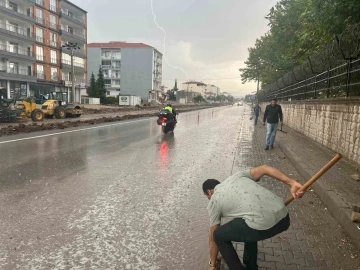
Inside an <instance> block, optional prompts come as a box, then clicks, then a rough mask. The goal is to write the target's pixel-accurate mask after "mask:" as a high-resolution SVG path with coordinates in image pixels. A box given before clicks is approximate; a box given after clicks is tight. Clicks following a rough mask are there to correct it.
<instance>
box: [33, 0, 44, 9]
mask: <svg viewBox="0 0 360 270" xmlns="http://www.w3.org/2000/svg"><path fill="white" fill-rule="evenodd" d="M35 4H36V5H37V6H40V7H44V0H35Z"/></svg>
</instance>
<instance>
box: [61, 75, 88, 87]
mask: <svg viewBox="0 0 360 270" xmlns="http://www.w3.org/2000/svg"><path fill="white" fill-rule="evenodd" d="M63 81H64V85H65V86H66V87H72V81H71V78H65V79H64V78H63ZM74 84H75V87H81V86H84V87H85V86H86V83H85V82H84V79H80V78H76V77H75V79H74Z"/></svg>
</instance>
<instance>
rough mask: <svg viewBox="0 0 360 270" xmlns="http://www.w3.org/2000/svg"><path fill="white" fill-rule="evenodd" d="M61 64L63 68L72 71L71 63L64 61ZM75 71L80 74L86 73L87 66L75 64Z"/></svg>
mask: <svg viewBox="0 0 360 270" xmlns="http://www.w3.org/2000/svg"><path fill="white" fill-rule="evenodd" d="M61 64H62V67H63V68H65V69H70V70H71V61H69V60H64V59H62V60H61ZM74 70H75V71H79V72H85V65H84V64H81V63H77V62H74Z"/></svg>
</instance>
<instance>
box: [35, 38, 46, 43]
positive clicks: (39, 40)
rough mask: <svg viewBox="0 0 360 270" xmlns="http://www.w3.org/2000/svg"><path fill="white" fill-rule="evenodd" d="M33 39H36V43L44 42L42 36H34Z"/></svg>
mask: <svg viewBox="0 0 360 270" xmlns="http://www.w3.org/2000/svg"><path fill="white" fill-rule="evenodd" d="M35 40H36V42H37V43H42V44H45V38H44V37H41V36H36V39H35Z"/></svg>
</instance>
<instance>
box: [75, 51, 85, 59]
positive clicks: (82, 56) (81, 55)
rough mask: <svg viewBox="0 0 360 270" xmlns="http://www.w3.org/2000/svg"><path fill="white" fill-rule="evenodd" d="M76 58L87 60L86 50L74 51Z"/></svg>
mask: <svg viewBox="0 0 360 270" xmlns="http://www.w3.org/2000/svg"><path fill="white" fill-rule="evenodd" d="M74 56H76V57H80V58H83V59H86V58H87V56H86V53H85V51H84V50H74Z"/></svg>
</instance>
